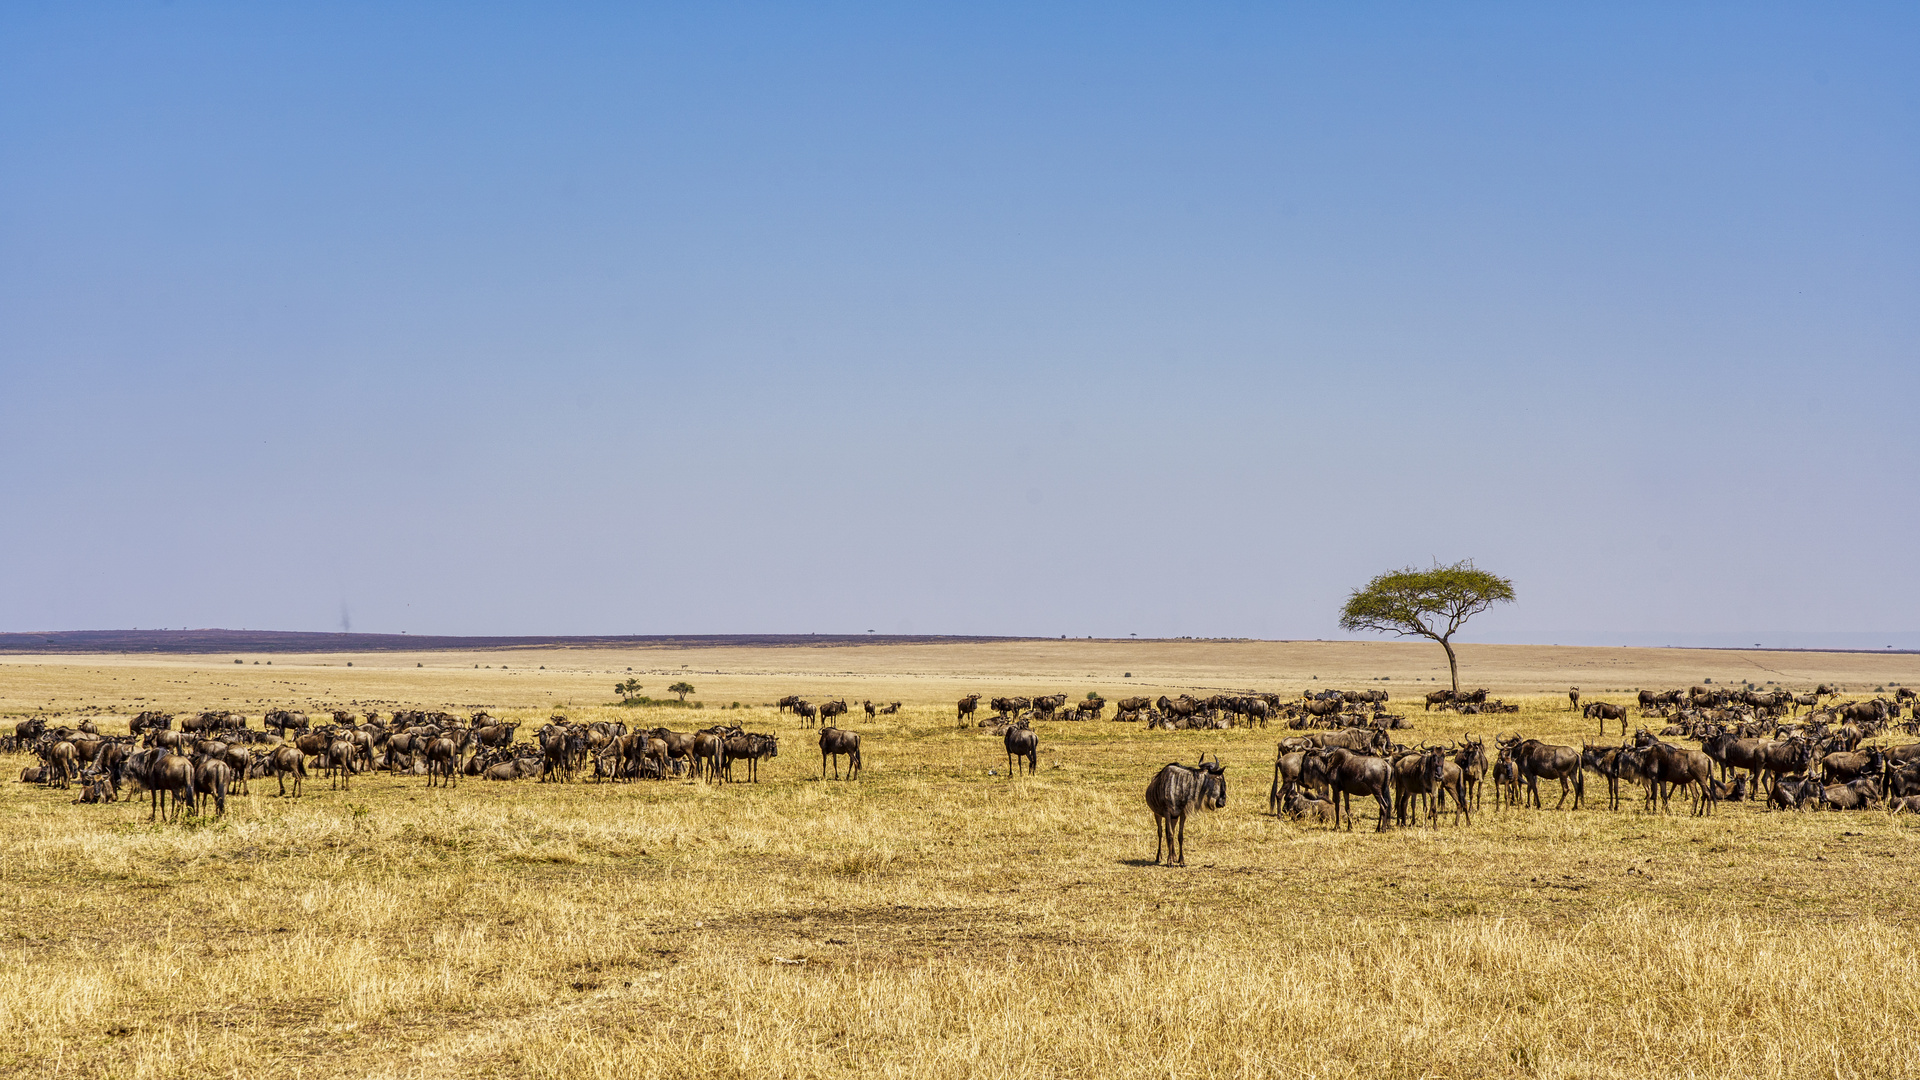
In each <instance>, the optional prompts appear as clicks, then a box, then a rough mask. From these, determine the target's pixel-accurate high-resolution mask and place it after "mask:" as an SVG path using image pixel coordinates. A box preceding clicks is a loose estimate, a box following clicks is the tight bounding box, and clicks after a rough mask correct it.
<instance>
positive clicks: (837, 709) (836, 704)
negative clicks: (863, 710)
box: [820, 698, 847, 724]
mask: <svg viewBox="0 0 1920 1080" xmlns="http://www.w3.org/2000/svg"><path fill="white" fill-rule="evenodd" d="M846 714H847V699H846V698H841V699H840V700H838V701H823V702H821V703H820V722H821V723H823V724H827V723H831V722H832V721H833V718H834V717H836V716H845V715H846Z"/></svg>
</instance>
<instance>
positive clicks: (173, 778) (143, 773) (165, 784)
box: [127, 749, 194, 821]
mask: <svg viewBox="0 0 1920 1080" xmlns="http://www.w3.org/2000/svg"><path fill="white" fill-rule="evenodd" d="M127 775H128V776H129V777H131V778H132V779H133V780H134V781H135V782H136V783H138V784H139V785H140V786H141V787H143V788H146V789H147V790H148V791H149V792H151V793H152V797H153V798H152V802H153V808H152V810H150V811H149V812H148V814H147V820H148V821H152V820H154V818H156V817H158V816H159V813H160V808H161V804H162V803H164V802H165V801H166V797H167V793H168V792H172V793H173V810H172V813H173V814H178V813H179V812H180V804H181V803H182V802H186V803H189V804H191V803H192V802H193V801H194V786H193V762H191V761H189V760H187V759H186V758H184V757H181V756H180V755H179V754H176V753H173V752H172V751H170V750H163V749H152V750H142V751H140V752H139V753H137V754H135V755H133V756H132V757H130V758H128V759H127Z"/></svg>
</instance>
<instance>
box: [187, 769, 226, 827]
mask: <svg viewBox="0 0 1920 1080" xmlns="http://www.w3.org/2000/svg"><path fill="white" fill-rule="evenodd" d="M232 782H233V769H232V768H231V767H230V766H228V765H227V763H226V762H224V761H221V760H220V759H219V758H208V759H207V760H205V761H203V762H201V763H200V768H199V769H198V770H197V772H196V774H195V776H194V804H193V812H194V813H195V814H205V813H206V803H207V799H208V797H209V796H211V797H212V799H213V805H214V815H215V816H217V817H225V816H226V813H227V787H228V786H229V785H230V784H232Z"/></svg>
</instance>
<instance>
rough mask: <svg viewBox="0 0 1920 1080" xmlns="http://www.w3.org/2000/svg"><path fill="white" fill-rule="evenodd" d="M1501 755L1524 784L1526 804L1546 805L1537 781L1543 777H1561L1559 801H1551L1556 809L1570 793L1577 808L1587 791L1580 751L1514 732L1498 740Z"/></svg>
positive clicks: (1564, 801) (1561, 805)
mask: <svg viewBox="0 0 1920 1080" xmlns="http://www.w3.org/2000/svg"><path fill="white" fill-rule="evenodd" d="M1500 756H1501V758H1502V759H1504V760H1508V761H1512V762H1513V764H1514V771H1515V778H1516V779H1517V780H1518V781H1519V782H1520V783H1523V784H1525V785H1527V805H1529V806H1532V807H1533V808H1534V809H1536V810H1541V809H1545V804H1543V803H1542V802H1541V800H1540V781H1541V780H1543V779H1545V780H1558V781H1560V801H1559V802H1557V803H1555V804H1554V806H1553V808H1554V809H1555V810H1558V809H1560V808H1562V807H1564V806H1566V804H1567V795H1568V794H1569V793H1571V794H1572V795H1573V808H1574V809H1575V810H1578V809H1580V804H1581V802H1582V801H1584V800H1585V798H1586V794H1587V784H1586V780H1585V779H1584V777H1583V775H1582V774H1581V772H1580V751H1578V750H1575V749H1574V748H1573V747H1571V746H1556V745H1552V744H1549V743H1543V742H1541V741H1540V740H1539V739H1521V738H1519V737H1518V736H1514V737H1513V738H1510V739H1504V740H1501V742H1500Z"/></svg>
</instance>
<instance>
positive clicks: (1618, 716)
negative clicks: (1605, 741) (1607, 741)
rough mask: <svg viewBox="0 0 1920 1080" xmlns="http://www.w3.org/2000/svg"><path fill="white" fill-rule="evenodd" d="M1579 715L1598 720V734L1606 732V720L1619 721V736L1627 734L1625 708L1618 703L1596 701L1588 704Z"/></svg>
mask: <svg viewBox="0 0 1920 1080" xmlns="http://www.w3.org/2000/svg"><path fill="white" fill-rule="evenodd" d="M1581 715H1582V716H1585V717H1586V718H1587V719H1589V720H1595V719H1597V720H1599V721H1600V734H1602V735H1605V734H1606V733H1607V721H1609V720H1618V721H1620V734H1621V736H1622V737H1623V738H1624V737H1625V736H1626V734H1627V710H1625V709H1623V708H1621V707H1620V706H1618V705H1614V704H1611V703H1609V702H1605V701H1596V702H1593V703H1592V704H1590V705H1588V706H1587V707H1586V709H1585V711H1583V712H1582V713H1581Z"/></svg>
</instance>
